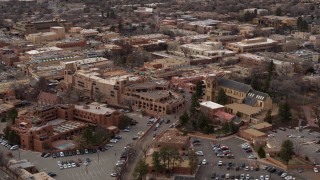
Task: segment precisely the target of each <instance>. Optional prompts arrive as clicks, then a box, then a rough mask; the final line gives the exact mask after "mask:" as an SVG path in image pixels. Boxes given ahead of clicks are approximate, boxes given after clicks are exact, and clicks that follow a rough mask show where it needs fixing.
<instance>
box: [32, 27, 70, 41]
mask: <svg viewBox="0 0 320 180" xmlns="http://www.w3.org/2000/svg"><path fill="white" fill-rule="evenodd" d="M64 38H65V29H64V27H51V28H50V32H40V33H36V34H29V35H28V36H26V39H27V40H28V41H30V42H32V43H43V42H48V41H57V40H61V39H64Z"/></svg>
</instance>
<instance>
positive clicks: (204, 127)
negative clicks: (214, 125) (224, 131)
mask: <svg viewBox="0 0 320 180" xmlns="http://www.w3.org/2000/svg"><path fill="white" fill-rule="evenodd" d="M198 123H199V128H200V130H201V132H203V133H209V132H208V131H209V129H208V126H209V125H208V124H209V120H208V117H207V116H206V115H205V114H204V113H200V115H199V118H198Z"/></svg>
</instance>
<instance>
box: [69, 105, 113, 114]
mask: <svg viewBox="0 0 320 180" xmlns="http://www.w3.org/2000/svg"><path fill="white" fill-rule="evenodd" d="M106 106H107V104H96V103H92V104H88V105H75V109H78V110H82V111H86V112H89V113H94V114H101V115H104V114H111V113H113V112H115V111H116V110H114V109H111V108H107V107H106Z"/></svg>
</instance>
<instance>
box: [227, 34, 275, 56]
mask: <svg viewBox="0 0 320 180" xmlns="http://www.w3.org/2000/svg"><path fill="white" fill-rule="evenodd" d="M276 44H277V42H276V41H274V40H272V39H268V38H264V37H258V38H253V39H244V40H242V41H240V42H234V43H228V44H227V46H226V48H227V49H229V50H232V51H233V52H235V53H243V52H257V51H267V50H270V49H272V48H274V47H275V46H276Z"/></svg>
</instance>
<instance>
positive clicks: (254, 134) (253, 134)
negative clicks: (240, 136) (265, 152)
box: [243, 128, 266, 137]
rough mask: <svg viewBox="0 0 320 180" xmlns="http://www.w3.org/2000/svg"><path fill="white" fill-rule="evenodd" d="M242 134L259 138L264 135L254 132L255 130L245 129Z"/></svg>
mask: <svg viewBox="0 0 320 180" xmlns="http://www.w3.org/2000/svg"><path fill="white" fill-rule="evenodd" d="M243 132H245V133H247V134H250V135H251V136H253V137H261V136H265V135H266V133H263V132H261V131H258V130H255V129H251V128H250V129H245V130H243Z"/></svg>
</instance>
